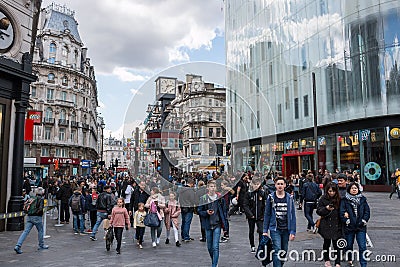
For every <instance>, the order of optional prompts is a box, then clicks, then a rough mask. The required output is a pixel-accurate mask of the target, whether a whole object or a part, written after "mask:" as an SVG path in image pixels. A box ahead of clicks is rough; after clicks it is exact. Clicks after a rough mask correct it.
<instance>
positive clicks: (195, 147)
mask: <svg viewBox="0 0 400 267" xmlns="http://www.w3.org/2000/svg"><path fill="white" fill-rule="evenodd" d="M192 155H200V144H192Z"/></svg>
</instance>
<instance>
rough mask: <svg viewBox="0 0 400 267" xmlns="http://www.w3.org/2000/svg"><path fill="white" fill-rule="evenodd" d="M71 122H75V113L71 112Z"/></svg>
mask: <svg viewBox="0 0 400 267" xmlns="http://www.w3.org/2000/svg"><path fill="white" fill-rule="evenodd" d="M71 121H76V114H75V111H72V113H71Z"/></svg>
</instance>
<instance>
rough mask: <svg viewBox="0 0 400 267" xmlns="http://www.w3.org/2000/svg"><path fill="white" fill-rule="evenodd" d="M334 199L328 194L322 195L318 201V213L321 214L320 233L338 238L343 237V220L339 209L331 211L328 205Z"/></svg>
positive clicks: (330, 237) (333, 238) (324, 236)
mask: <svg viewBox="0 0 400 267" xmlns="http://www.w3.org/2000/svg"><path fill="white" fill-rule="evenodd" d="M329 204H332V201H331V200H330V199H329V198H328V197H327V196H326V195H324V196H322V197H321V198H320V199H319V201H318V206H317V214H318V215H319V216H321V217H322V218H321V222H320V225H319V228H318V233H319V234H320V235H321V236H322V237H323V238H325V239H332V240H338V239H339V238H341V237H342V222H341V220H340V216H339V209H334V210H332V211H329V210H328V209H327V208H326V206H328V205H329Z"/></svg>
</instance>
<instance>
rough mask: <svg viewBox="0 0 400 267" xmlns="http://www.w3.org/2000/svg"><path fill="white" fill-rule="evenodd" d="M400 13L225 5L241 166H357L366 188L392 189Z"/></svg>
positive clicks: (397, 160)
mask: <svg viewBox="0 0 400 267" xmlns="http://www.w3.org/2000/svg"><path fill="white" fill-rule="evenodd" d="M399 11H400V3H399V2H398V1H390V0H383V1H379V2H377V3H375V2H374V3H372V2H370V1H344V0H341V1H328V0H306V1H261V0H253V1H226V4H225V12H226V16H225V18H226V23H225V25H226V47H227V50H226V58H227V65H228V66H229V67H230V70H229V71H228V74H227V76H228V78H227V84H228V85H227V87H228V93H227V102H228V105H227V106H228V110H227V112H228V131H229V132H231V133H232V135H231V136H232V140H231V142H232V144H233V151H234V165H235V168H236V169H244V168H251V169H259V170H268V169H270V168H271V167H272V168H273V169H277V170H279V171H282V173H283V174H284V175H285V176H289V175H291V174H293V173H298V172H299V171H303V170H305V169H313V170H316V169H318V168H323V169H328V170H330V171H332V172H333V171H335V169H338V170H346V169H351V170H356V171H358V172H359V173H360V175H361V181H362V183H363V184H366V185H367V188H368V186H369V185H371V186H372V187H373V188H375V189H377V190H378V189H379V188H383V186H380V185H387V184H388V183H389V177H390V175H391V173H392V172H393V171H394V170H395V168H397V167H399V166H400V135H399V124H400V116H399V114H400V106H399V105H398V100H397V99H398V98H399V95H400V89H399V88H400V87H399V83H398V81H399V67H398V62H399V60H400V53H399V52H400V46H399V41H398V36H399V29H400V27H399V26H400V20H399V14H400V13H399ZM313 75H314V76H313ZM313 77H314V78H313ZM313 88H315V96H316V97H315V98H314V97H313ZM314 99H315V106H316V108H315V109H314ZM314 111H315V112H314ZM314 118H315V119H316V122H314ZM314 126H316V128H317V139H315V138H314ZM315 158H317V161H318V162H317V164H318V166H316V164H315V163H314V162H315Z"/></svg>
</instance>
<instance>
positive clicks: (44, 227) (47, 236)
mask: <svg viewBox="0 0 400 267" xmlns="http://www.w3.org/2000/svg"><path fill="white" fill-rule="evenodd" d="M47 207H48V205H47V199H45V200H44V207H43V216H44V218H43V238H49V237H50V236H49V235H47V234H46V231H47Z"/></svg>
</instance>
